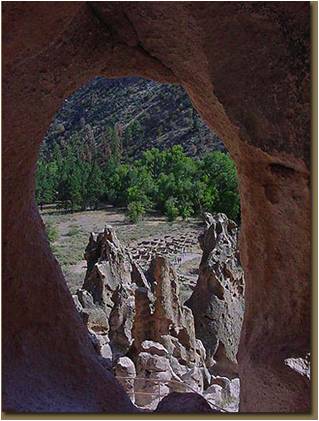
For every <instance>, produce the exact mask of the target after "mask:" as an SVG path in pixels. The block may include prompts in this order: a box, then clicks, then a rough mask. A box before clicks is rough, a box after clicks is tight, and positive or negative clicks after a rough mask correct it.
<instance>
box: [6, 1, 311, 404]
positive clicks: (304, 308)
mask: <svg viewBox="0 0 319 421" xmlns="http://www.w3.org/2000/svg"><path fill="white" fill-rule="evenodd" d="M2 8H3V31H2V37H3V39H2V41H3V43H2V48H3V50H2V51H3V82H2V93H3V126H2V128H3V132H2V133H3V143H2V153H3V156H2V157H3V161H2V162H3V172H2V177H3V178H2V180H3V196H2V197H3V209H2V210H3V363H4V366H3V368H4V370H3V382H4V409H5V410H7V411H9V410H11V411H12V410H15V411H63V412H65V411H79V410H80V411H89V412H99V411H105V412H112V411H114V412H116V411H120V412H121V411H122V412H125V411H128V412H131V411H133V410H134V408H133V407H132V405H131V404H130V402H129V400H128V398H127V397H126V396H125V394H124V392H123V391H122V389H121V388H120V386H118V385H117V383H116V382H115V380H114V378H113V377H112V376H111V375H110V374H108V373H107V372H106V371H103V369H102V368H101V365H100V364H99V362H98V360H96V357H95V356H94V354H93V353H92V349H91V344H90V343H89V341H88V339H87V336H86V332H85V330H84V328H83V326H82V325H81V321H80V320H79V317H78V316H77V314H76V311H75V308H74V305H73V303H72V299H71V296H70V294H69V292H68V290H67V287H66V285H65V281H64V279H63V275H62V273H61V270H60V268H59V265H58V263H57V261H56V259H55V258H54V257H53V255H52V253H51V252H50V250H49V245H48V242H47V240H46V238H45V235H44V230H43V223H42V221H41V218H40V216H39V213H38V210H37V208H36V205H35V202H34V173H35V166H36V161H37V154H38V150H39V146H40V144H41V141H42V139H43V137H44V135H45V133H46V130H47V128H48V126H49V123H50V121H51V120H52V117H53V115H54V113H55V112H56V111H57V110H58V108H59V107H60V106H61V104H62V103H63V100H64V98H66V97H67V96H68V95H70V94H71V93H72V92H73V91H74V90H76V89H77V88H79V87H80V86H81V85H82V84H83V83H85V82H86V81H88V80H89V79H91V78H93V77H95V76H105V77H124V76H132V75H137V76H142V77H145V78H152V79H154V80H158V81H160V82H170V83H180V84H182V85H183V86H184V87H185V88H186V90H187V91H188V93H189V95H190V98H191V100H192V102H193V104H194V106H195V107H196V108H197V110H198V111H199V112H200V114H201V115H202V117H203V119H204V120H205V121H206V122H207V123H208V125H209V126H210V127H211V128H212V129H213V130H214V131H215V132H217V134H218V135H219V136H220V137H222V138H223V139H224V143H225V145H226V147H227V148H228V150H229V151H230V153H231V155H232V157H233V159H234V160H235V161H236V165H237V168H238V173H239V178H240V194H241V202H242V229H241V241H240V247H241V260H242V264H243V267H244V269H245V276H246V313H245V318H244V326H243V331H242V335H241V342H240V351H239V369H240V376H241V404H240V406H241V411H244V412H251V411H256V412H271V411H286V412H287V411H291V412H305V411H308V410H309V405H310V384H309V382H308V381H307V380H306V378H305V377H303V376H301V375H299V374H297V373H296V372H294V371H293V370H291V369H290V368H288V367H287V366H286V365H285V364H284V360H285V359H286V358H289V357H300V356H303V355H304V354H305V353H306V352H308V351H309V350H310V316H311V305H310V303H311V300H310V256H311V249H310V246H311V244H310V243H311V217H310V215H311V194H310V174H309V161H310V155H309V154H310V75H309V74H310V69H309V59H310V58H309V54H310V46H309V45H310V40H309V37H310V33H309V24H310V10H309V9H310V5H309V3H306V2H294V3H292V2H271V3H263V2H225V3H223V2H218V3H214V2H151V3H147V4H146V3H145V2H89V3H85V2H3V3H2ZM116 396H117V399H115V397H116Z"/></svg>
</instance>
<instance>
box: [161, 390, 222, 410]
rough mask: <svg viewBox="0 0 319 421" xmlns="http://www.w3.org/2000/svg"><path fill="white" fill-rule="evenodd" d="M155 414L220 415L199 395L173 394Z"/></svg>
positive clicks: (166, 398) (164, 400)
mask: <svg viewBox="0 0 319 421" xmlns="http://www.w3.org/2000/svg"><path fill="white" fill-rule="evenodd" d="M155 412H162V413H174V414H178V413H218V412H219V411H217V410H214V409H212V408H211V407H210V405H209V403H208V402H207V401H206V399H205V398H204V397H203V396H201V395H199V394H197V393H178V392H172V393H170V394H169V395H167V396H165V397H164V398H163V399H162V400H161V401H160V403H159V404H158V406H157V408H156V411H155Z"/></svg>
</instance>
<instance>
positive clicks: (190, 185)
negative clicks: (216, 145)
mask: <svg viewBox="0 0 319 421" xmlns="http://www.w3.org/2000/svg"><path fill="white" fill-rule="evenodd" d="M133 127H134V126H133ZM135 130H139V128H137V129H136V128H135ZM105 138H106V139H109V145H110V148H109V152H108V155H107V156H106V155H105V153H106V152H105V149H102V151H103V152H102V153H104V156H99V155H98V154H97V153H95V152H94V153H92V151H91V153H89V154H88V153H86V149H85V148H86V146H87V145H85V144H82V143H81V141H80V140H79V139H77V138H73V139H70V141H69V142H68V144H67V146H66V147H64V149H63V150H62V149H61V147H59V146H56V147H55V148H54V149H53V152H52V154H51V156H50V158H47V157H41V158H40V159H39V161H38V167H37V173H36V200H37V202H38V203H52V202H55V201H58V202H60V203H61V206H63V207H65V208H66V209H69V210H71V211H74V210H76V209H87V208H96V207H97V206H98V204H99V203H102V202H103V203H111V204H113V205H115V206H124V207H126V208H127V210H128V215H129V217H130V219H131V220H132V222H137V221H138V220H139V219H141V218H142V217H143V215H144V214H145V213H146V212H149V211H151V210H156V211H158V212H160V213H162V214H164V215H166V216H167V218H168V219H169V220H173V219H175V218H177V217H178V216H180V217H182V218H183V219H187V218H189V217H191V216H197V215H200V214H202V213H203V212H205V211H207V212H223V213H225V214H227V216H228V217H229V218H232V219H234V220H237V221H238V220H239V217H240V201H239V194H238V182H237V173H236V168H235V164H234V162H233V161H232V160H231V158H230V156H229V155H228V154H226V153H223V152H217V151H215V152H209V153H207V154H206V155H205V156H204V157H203V158H202V159H196V158H191V157H189V156H187V155H186V154H185V153H184V151H183V148H182V147H181V146H179V145H177V146H176V145H175V146H173V147H171V148H170V149H166V150H164V151H160V150H159V149H157V148H153V149H149V150H147V151H145V152H144V153H143V156H142V158H141V159H138V160H135V161H132V162H122V161H123V159H122V156H121V154H122V147H121V141H120V139H119V137H118V135H117V134H116V133H115V131H114V129H112V128H108V129H107V131H106V135H105ZM106 149H107V148H106Z"/></svg>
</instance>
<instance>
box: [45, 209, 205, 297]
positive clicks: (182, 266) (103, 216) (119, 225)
mask: <svg viewBox="0 0 319 421" xmlns="http://www.w3.org/2000/svg"><path fill="white" fill-rule="evenodd" d="M41 216H42V219H43V221H44V223H45V224H46V226H47V227H49V228H50V231H51V233H53V234H52V235H51V248H52V251H53V253H54V254H55V256H56V257H57V259H58V261H59V263H60V265H61V267H62V270H63V272H64V275H65V278H66V282H67V284H68V287H69V288H70V291H71V293H74V292H75V291H76V290H77V288H80V287H81V286H82V284H83V281H84V277H85V272H86V261H85V260H84V256H83V255H84V251H85V247H86V245H87V243H88V239H89V235H90V233H91V232H92V231H95V232H99V231H103V229H104V226H105V225H112V226H113V227H114V229H115V230H116V234H117V236H118V238H119V240H120V241H121V242H122V243H123V244H124V245H125V246H126V247H128V248H129V249H130V251H131V250H133V249H138V247H140V246H139V244H141V243H142V242H143V241H146V242H147V241H149V242H150V241H153V243H156V242H157V241H163V238H164V237H165V238H168V237H169V238H170V239H174V241H175V242H176V241H177V243H178V242H179V241H180V239H181V238H182V239H183V241H185V238H186V239H188V238H192V239H193V240H192V241H193V244H192V245H191V246H189V248H188V249H187V250H186V249H185V248H180V250H179V246H177V249H176V250H175V251H173V254H170V256H168V257H169V258H170V260H171V261H172V263H173V264H174V266H175V268H176V270H177V272H178V274H179V275H181V279H182V282H181V285H180V288H181V297H182V300H183V301H184V300H185V299H187V298H188V296H189V295H190V293H191V291H192V289H193V287H194V286H195V284H196V280H197V274H198V266H199V262H200V259H201V250H200V248H199V244H198V242H197V237H198V235H199V234H200V233H201V231H202V230H203V223H202V222H201V221H200V220H197V219H190V220H188V221H182V220H176V221H174V222H168V221H167V219H166V218H165V217H164V216H158V215H148V216H146V217H145V218H144V219H143V221H141V222H140V223H138V224H131V223H130V222H129V221H128V220H127V217H126V215H125V212H124V209H118V208H114V207H111V206H108V207H105V208H104V209H101V210H94V211H93V210H92V211H83V212H74V213H66V212H65V211H64V210H59V209H57V208H56V206H54V205H47V206H45V207H44V208H43V210H42V211H41ZM52 237H53V238H52ZM184 278H185V279H184Z"/></svg>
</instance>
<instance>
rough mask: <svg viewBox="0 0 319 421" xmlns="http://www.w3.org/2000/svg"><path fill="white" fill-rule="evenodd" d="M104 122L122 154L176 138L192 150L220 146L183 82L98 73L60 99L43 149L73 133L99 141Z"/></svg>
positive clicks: (166, 144) (129, 155) (191, 152)
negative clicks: (113, 130)
mask: <svg viewBox="0 0 319 421" xmlns="http://www.w3.org/2000/svg"><path fill="white" fill-rule="evenodd" d="M108 127H112V128H114V127H115V128H116V131H117V133H118V134H119V137H120V140H121V143H122V148H123V156H124V157H126V158H138V157H139V156H140V155H141V153H142V151H144V150H146V149H148V148H150V147H158V148H159V149H163V148H166V147H170V146H173V145H175V144H183V146H184V150H185V152H186V153H187V154H188V155H190V156H201V155H202V154H203V153H205V152H207V151H211V150H216V149H218V150H223V149H224V146H223V144H222V141H221V140H220V139H219V138H218V137H217V136H216V135H215V134H214V133H212V132H211V131H210V130H209V129H208V127H207V126H206V125H205V124H204V123H203V122H202V121H201V119H200V117H199V116H198V114H197V112H196V111H195V109H194V108H193V107H192V104H191V102H190V100H189V98H188V95H187V94H186V92H185V91H184V89H183V88H182V87H180V86H177V85H167V84H160V83H157V82H154V81H151V80H146V79H142V78H124V79H113V80H112V79H104V78H101V77H98V78H95V79H93V80H92V81H91V82H89V83H88V84H87V85H85V86H83V87H82V88H80V89H79V90H78V91H76V92H75V93H74V94H73V95H72V96H71V97H69V98H67V99H66V100H65V101H64V104H63V106H62V107H61V109H60V110H59V112H58V113H57V114H56V116H55V118H54V120H53V122H52V124H51V125H50V127H49V130H48V133H47V135H46V137H45V140H44V145H43V148H42V151H43V153H45V154H48V153H49V152H50V150H51V148H52V145H53V144H55V143H58V144H59V145H61V146H62V147H63V145H65V144H67V142H68V140H69V139H70V137H72V136H79V137H81V138H83V139H84V141H85V140H87V139H89V141H90V143H91V144H92V143H93V144H95V146H96V147H99V145H100V144H101V143H103V137H104V136H105V133H106V130H107V128H108Z"/></svg>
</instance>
